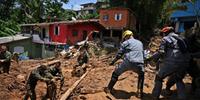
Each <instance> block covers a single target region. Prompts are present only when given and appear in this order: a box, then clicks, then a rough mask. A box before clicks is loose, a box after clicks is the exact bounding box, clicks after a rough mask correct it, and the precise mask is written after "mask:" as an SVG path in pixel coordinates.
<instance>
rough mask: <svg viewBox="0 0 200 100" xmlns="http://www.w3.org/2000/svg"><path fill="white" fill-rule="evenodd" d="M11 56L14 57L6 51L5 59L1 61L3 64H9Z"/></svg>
mask: <svg viewBox="0 0 200 100" xmlns="http://www.w3.org/2000/svg"><path fill="white" fill-rule="evenodd" d="M11 56H12V55H11V53H10V52H8V51H6V54H5V59H1V60H0V61H1V62H8V61H10V59H11Z"/></svg>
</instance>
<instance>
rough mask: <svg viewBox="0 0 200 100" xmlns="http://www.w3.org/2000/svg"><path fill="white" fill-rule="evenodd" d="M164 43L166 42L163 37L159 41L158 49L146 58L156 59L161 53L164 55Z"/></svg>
mask: <svg viewBox="0 0 200 100" xmlns="http://www.w3.org/2000/svg"><path fill="white" fill-rule="evenodd" d="M166 44H167V42H166V40H165V39H162V41H161V44H160V47H159V49H158V51H157V52H155V53H154V54H153V55H152V56H151V57H149V58H147V59H148V60H152V59H153V60H157V59H159V58H160V57H161V56H162V55H164V53H165V50H166V48H167V47H166Z"/></svg>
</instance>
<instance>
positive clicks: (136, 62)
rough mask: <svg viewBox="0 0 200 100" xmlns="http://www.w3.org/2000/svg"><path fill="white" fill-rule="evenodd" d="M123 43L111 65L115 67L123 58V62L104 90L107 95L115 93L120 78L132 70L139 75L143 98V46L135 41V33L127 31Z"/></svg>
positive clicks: (117, 67) (139, 94) (139, 88)
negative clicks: (114, 88) (114, 89)
mask: <svg viewBox="0 0 200 100" xmlns="http://www.w3.org/2000/svg"><path fill="white" fill-rule="evenodd" d="M122 38H123V40H124V41H123V42H122V44H121V47H120V49H119V51H118V53H117V55H116V57H115V58H114V59H113V60H112V62H111V63H110V65H113V64H114V63H115V62H116V61H117V60H118V59H120V58H122V56H123V57H124V58H123V62H122V63H121V64H119V66H116V68H115V70H114V72H113V73H112V77H111V80H110V82H109V84H108V86H107V87H105V88H104V91H105V92H106V93H111V94H112V93H113V87H114V85H115V83H116V82H117V80H118V77H119V76H120V75H121V74H122V73H124V72H125V71H128V70H131V71H133V72H136V73H137V74H138V91H137V92H138V97H142V96H143V84H144V58H143V57H144V56H143V44H142V42H141V41H139V40H137V39H134V37H133V32H132V31H130V30H126V31H124V32H123V34H122Z"/></svg>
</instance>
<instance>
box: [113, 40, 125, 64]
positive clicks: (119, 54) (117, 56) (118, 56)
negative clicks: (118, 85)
mask: <svg viewBox="0 0 200 100" xmlns="http://www.w3.org/2000/svg"><path fill="white" fill-rule="evenodd" d="M127 46H128V43H127V42H126V41H125V42H123V43H122V45H121V46H120V49H119V51H118V52H117V54H116V56H115V58H114V59H113V60H112V62H111V63H110V65H113V64H114V63H115V62H116V61H117V60H118V59H120V58H122V56H123V55H124V53H125V48H126V47H127Z"/></svg>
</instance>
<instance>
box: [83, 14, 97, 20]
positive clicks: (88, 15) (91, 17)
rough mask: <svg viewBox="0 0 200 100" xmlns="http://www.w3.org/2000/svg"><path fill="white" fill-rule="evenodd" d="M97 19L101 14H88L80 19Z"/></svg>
mask: <svg viewBox="0 0 200 100" xmlns="http://www.w3.org/2000/svg"><path fill="white" fill-rule="evenodd" d="M97 18H99V14H98V13H94V14H86V15H82V16H80V19H97Z"/></svg>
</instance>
